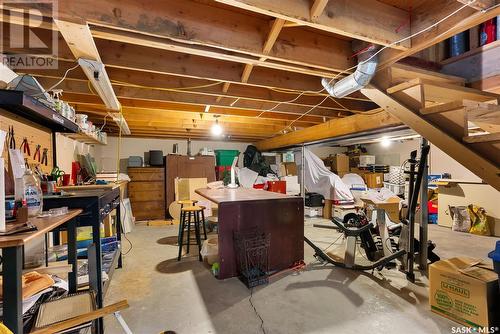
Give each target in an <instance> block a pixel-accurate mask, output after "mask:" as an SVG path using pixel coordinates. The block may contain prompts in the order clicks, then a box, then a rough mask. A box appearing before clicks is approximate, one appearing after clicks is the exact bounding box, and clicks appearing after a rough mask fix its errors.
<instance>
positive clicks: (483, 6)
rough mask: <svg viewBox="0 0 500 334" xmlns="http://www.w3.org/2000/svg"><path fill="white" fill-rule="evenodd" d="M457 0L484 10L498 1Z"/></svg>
mask: <svg viewBox="0 0 500 334" xmlns="http://www.w3.org/2000/svg"><path fill="white" fill-rule="evenodd" d="M457 1H458V2H461V3H463V4H466V5H469V6H470V7H472V8H474V9H476V10H484V9H487V8H490V7H492V6H493V5H495V4H496V3H497V1H496V0H476V1H474V2H473V3H471V0H457Z"/></svg>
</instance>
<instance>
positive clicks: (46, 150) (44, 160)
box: [42, 148, 49, 166]
mask: <svg viewBox="0 0 500 334" xmlns="http://www.w3.org/2000/svg"><path fill="white" fill-rule="evenodd" d="M48 151H49V149H48V148H44V149H43V154H42V164H44V165H45V166H47V164H48V157H47V152H48Z"/></svg>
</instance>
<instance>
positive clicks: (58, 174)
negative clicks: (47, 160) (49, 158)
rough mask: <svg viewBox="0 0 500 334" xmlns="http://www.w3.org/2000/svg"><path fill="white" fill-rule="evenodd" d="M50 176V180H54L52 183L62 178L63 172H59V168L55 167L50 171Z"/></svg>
mask: <svg viewBox="0 0 500 334" xmlns="http://www.w3.org/2000/svg"><path fill="white" fill-rule="evenodd" d="M50 175H52V178H53V179H54V181H56V182H57V179H59V178H60V177H62V176H63V175H64V171H63V170H60V169H59V167H57V166H55V167H54V168H53V169H52V171H51V172H50Z"/></svg>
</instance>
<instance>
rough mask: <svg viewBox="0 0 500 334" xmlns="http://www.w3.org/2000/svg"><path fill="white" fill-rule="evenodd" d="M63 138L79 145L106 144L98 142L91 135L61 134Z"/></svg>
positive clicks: (80, 133)
mask: <svg viewBox="0 0 500 334" xmlns="http://www.w3.org/2000/svg"><path fill="white" fill-rule="evenodd" d="M62 135H64V136H65V137H68V138H71V139H73V140H76V141H78V142H80V143H84V144H89V145H107V143H106V142H104V141H102V140H99V139H97V138H95V137H93V136H91V135H88V134H86V133H85V132H78V133H62Z"/></svg>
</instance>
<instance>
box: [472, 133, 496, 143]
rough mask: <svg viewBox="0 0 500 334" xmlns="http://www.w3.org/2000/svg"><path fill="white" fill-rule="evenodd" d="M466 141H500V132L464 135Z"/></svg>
mask: <svg viewBox="0 0 500 334" xmlns="http://www.w3.org/2000/svg"><path fill="white" fill-rule="evenodd" d="M463 140H464V142H466V143H469V144H474V143H492V142H499V141H500V132H497V133H488V134H483V135H475V136H466V137H464V139H463Z"/></svg>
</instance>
